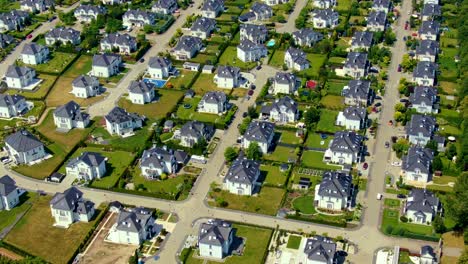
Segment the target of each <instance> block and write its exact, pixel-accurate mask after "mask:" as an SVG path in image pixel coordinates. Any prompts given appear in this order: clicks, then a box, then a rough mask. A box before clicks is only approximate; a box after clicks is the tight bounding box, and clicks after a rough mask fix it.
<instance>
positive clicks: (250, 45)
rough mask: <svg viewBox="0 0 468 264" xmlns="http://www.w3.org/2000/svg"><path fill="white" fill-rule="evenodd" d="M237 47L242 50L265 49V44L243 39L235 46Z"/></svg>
mask: <svg viewBox="0 0 468 264" xmlns="http://www.w3.org/2000/svg"><path fill="white" fill-rule="evenodd" d="M237 48H238V49H241V50H243V51H244V52H247V51H251V50H256V49H265V50H266V48H265V46H263V45H261V44H257V43H254V42H252V41H250V40H248V39H244V40H242V41H241V42H240V44H239V45H238V46H237Z"/></svg>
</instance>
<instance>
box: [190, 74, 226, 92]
mask: <svg viewBox="0 0 468 264" xmlns="http://www.w3.org/2000/svg"><path fill="white" fill-rule="evenodd" d="M214 76H215V74H214V73H212V74H207V73H202V74H200V75H199V76H198V78H197V80H196V81H195V83H194V84H193V86H192V89H193V91H194V92H195V93H196V94H197V95H200V96H203V95H204V94H205V93H207V92H210V91H220V92H227V93H229V92H230V91H231V89H223V88H218V85H217V84H216V83H214V82H213V78H214Z"/></svg>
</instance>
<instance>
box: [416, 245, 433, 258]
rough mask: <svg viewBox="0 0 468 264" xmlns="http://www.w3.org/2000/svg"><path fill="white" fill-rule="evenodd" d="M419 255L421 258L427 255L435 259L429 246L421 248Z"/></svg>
mask: <svg viewBox="0 0 468 264" xmlns="http://www.w3.org/2000/svg"><path fill="white" fill-rule="evenodd" d="M420 253H421V257H422V256H425V255H429V256H431V257H433V258H435V257H436V254H435V253H434V249H433V248H432V247H431V246H429V245H425V246H422V247H421V252H420Z"/></svg>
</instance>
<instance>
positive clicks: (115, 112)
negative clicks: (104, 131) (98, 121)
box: [105, 106, 143, 123]
mask: <svg viewBox="0 0 468 264" xmlns="http://www.w3.org/2000/svg"><path fill="white" fill-rule="evenodd" d="M105 119H106V120H107V121H108V122H111V123H123V122H128V121H136V120H143V117H141V116H139V115H138V114H135V113H129V112H127V111H126V110H125V109H123V108H120V107H117V106H116V107H114V108H113V109H112V110H111V111H110V112H109V114H107V115H106V116H105Z"/></svg>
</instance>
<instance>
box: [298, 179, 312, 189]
mask: <svg viewBox="0 0 468 264" xmlns="http://www.w3.org/2000/svg"><path fill="white" fill-rule="evenodd" d="M298 187H299V189H303V190H307V189H309V187H310V179H309V178H306V177H301V178H300V179H299V183H298Z"/></svg>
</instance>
